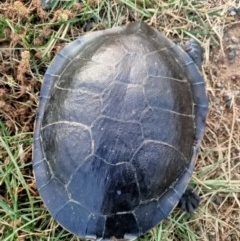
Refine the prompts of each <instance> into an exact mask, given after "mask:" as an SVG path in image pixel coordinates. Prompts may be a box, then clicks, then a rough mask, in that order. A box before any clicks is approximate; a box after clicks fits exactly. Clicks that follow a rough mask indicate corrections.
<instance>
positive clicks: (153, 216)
mask: <svg viewBox="0 0 240 241" xmlns="http://www.w3.org/2000/svg"><path fill="white" fill-rule="evenodd" d="M134 214H135V216H136V218H137V220H139V222H138V223H139V231H140V233H141V234H143V233H145V231H146V230H149V229H151V228H152V227H154V226H156V225H157V224H158V222H159V220H162V219H164V218H165V216H164V215H163V213H162V211H161V207H160V206H158V202H157V201H156V200H152V201H149V202H145V203H142V204H140V205H139V207H138V208H137V209H136V210H135V211H134Z"/></svg>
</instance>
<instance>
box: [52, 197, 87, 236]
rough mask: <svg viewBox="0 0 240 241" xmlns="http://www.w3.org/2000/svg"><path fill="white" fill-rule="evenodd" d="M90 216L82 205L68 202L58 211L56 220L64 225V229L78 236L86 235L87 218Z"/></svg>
mask: <svg viewBox="0 0 240 241" xmlns="http://www.w3.org/2000/svg"><path fill="white" fill-rule="evenodd" d="M89 215H90V213H89V211H87V210H86V209H85V208H84V207H83V206H82V205H80V204H78V203H75V202H72V201H70V202H68V203H66V204H65V205H64V206H62V208H61V209H60V210H59V211H58V213H57V215H56V219H57V220H58V221H59V222H60V223H64V226H65V228H66V229H68V230H71V232H74V233H76V234H77V235H79V236H85V235H86V229H87V221H88V216H89Z"/></svg>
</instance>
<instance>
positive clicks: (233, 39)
mask: <svg viewBox="0 0 240 241" xmlns="http://www.w3.org/2000/svg"><path fill="white" fill-rule="evenodd" d="M231 41H232V43H234V44H237V43H239V39H238V38H236V37H235V36H232V37H231Z"/></svg>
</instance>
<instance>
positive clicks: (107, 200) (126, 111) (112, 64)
mask: <svg viewBox="0 0 240 241" xmlns="http://www.w3.org/2000/svg"><path fill="white" fill-rule="evenodd" d="M201 60H202V49H201V47H200V45H199V44H198V43H197V42H196V41H192V40H190V42H188V44H187V46H186V48H185V50H184V49H183V48H181V47H180V46H179V45H178V44H176V43H174V42H173V41H172V40H170V39H168V38H166V37H165V36H164V35H163V34H162V33H161V32H159V31H158V30H157V29H155V28H153V27H151V26H149V25H148V24H147V23H145V22H142V21H136V22H133V23H129V24H127V25H124V26H118V27H114V28H111V29H106V30H99V31H93V32H90V33H88V34H85V35H84V36H81V37H79V38H78V39H76V40H75V41H73V42H71V43H70V44H69V45H67V46H66V47H64V48H63V49H62V50H61V51H60V52H59V53H58V54H57V55H56V56H55V58H54V60H53V61H52V63H51V64H50V66H49V67H48V69H47V71H46V73H45V75H44V79H43V84H42V86H41V90H40V97H39V99H40V101H39V107H38V110H37V113H36V120H35V128H34V143H33V171H34V175H35V179H36V185H37V189H38V191H39V193H40V195H41V197H42V199H43V201H44V203H45V205H46V207H47V209H48V210H49V212H50V213H51V215H52V217H53V218H54V219H55V220H56V221H57V222H59V223H60V224H61V225H62V226H63V227H64V228H65V229H67V230H68V231H69V232H71V233H73V234H75V235H77V236H79V237H81V238H86V239H93V240H96V239H97V240H111V239H113V238H114V239H124V240H133V239H135V238H137V237H139V236H140V235H142V234H144V233H146V232H147V231H148V230H150V229H152V228H153V227H155V226H156V225H157V224H158V223H160V222H161V221H162V220H164V219H165V218H167V216H168V215H169V213H170V212H171V211H172V210H173V209H174V208H175V207H176V206H177V205H178V204H179V205H180V206H181V208H182V209H185V210H186V211H188V212H190V213H191V212H193V210H194V209H195V208H196V207H197V206H198V204H199V197H198V196H197V194H195V193H194V192H193V191H192V190H190V189H189V188H188V184H189V181H190V178H191V176H192V172H193V169H194V165H195V162H196V159H197V155H198V152H199V148H200V144H201V140H202V138H203V135H204V129H205V125H206V116H207V112H208V99H207V95H206V87H205V82H204V79H203V77H202V74H201V71H200V69H201Z"/></svg>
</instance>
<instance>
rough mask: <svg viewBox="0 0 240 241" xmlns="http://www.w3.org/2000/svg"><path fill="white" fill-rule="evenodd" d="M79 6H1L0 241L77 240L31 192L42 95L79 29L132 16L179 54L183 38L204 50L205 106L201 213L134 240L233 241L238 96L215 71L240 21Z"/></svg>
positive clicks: (238, 180) (186, 8) (221, 8)
mask: <svg viewBox="0 0 240 241" xmlns="http://www.w3.org/2000/svg"><path fill="white" fill-rule="evenodd" d="M76 2H77V1H73V0H69V1H64V2H61V3H59V5H60V6H61V8H58V4H56V8H54V9H53V10H48V11H43V10H42V9H41V7H40V5H39V1H37V0H33V1H11V0H5V1H2V2H1V3H0V59H1V60H0V240H2V241H22V240H26V241H30V240H31V241H35V240H40V241H45V240H46V241H50V240H52V241H53V240H54V241H56V240H61V241H64V240H66V241H67V240H71V241H77V240H79V239H78V238H77V237H75V236H73V235H72V234H69V233H68V232H67V231H65V230H64V229H62V228H61V227H60V226H59V225H58V224H57V223H56V222H55V221H54V220H53V219H52V218H51V216H50V215H49V213H48V212H47V211H46V208H45V207H44V205H43V203H42V201H41V198H40V197H39V194H38V192H37V190H36V186H35V181H34V177H33V173H32V166H31V144H32V131H33V122H34V115H35V112H36V108H37V105H38V94H39V89H40V85H41V81H42V76H43V74H44V72H45V70H46V68H47V66H48V65H49V63H50V61H51V59H52V58H53V57H54V56H55V54H56V53H57V52H58V51H59V50H60V49H61V48H62V47H63V46H65V45H66V44H67V43H69V42H71V41H72V40H73V39H76V38H77V37H78V36H79V35H81V34H84V29H85V28H86V22H87V23H88V24H89V26H90V25H91V27H92V28H91V30H90V31H95V30H100V29H105V28H110V27H113V26H117V25H122V24H126V23H127V22H128V16H129V14H131V15H134V17H135V18H136V19H141V20H144V21H146V22H148V23H149V24H151V25H152V26H154V27H156V28H157V29H159V30H161V31H163V32H164V34H165V35H166V36H168V37H169V38H172V39H174V41H176V42H178V43H179V44H183V42H185V41H186V40H187V39H189V38H190V37H194V38H196V39H197V40H198V41H199V42H200V43H201V44H202V46H203V47H204V49H205V54H204V63H203V75H204V77H205V79H206V82H207V91H208V96H209V101H210V111H209V117H208V122H207V128H206V133H205V136H204V140H203V143H202V150H201V153H200V155H199V158H198V162H197V165H196V170H195V172H194V175H193V178H192V180H191V184H192V185H193V186H194V187H195V190H196V191H197V192H198V193H199V194H200V195H201V197H202V202H201V206H200V208H199V209H198V210H197V211H196V213H194V215H193V216H191V217H190V216H188V215H186V214H184V213H182V212H181V211H179V210H175V211H174V212H173V213H172V214H171V215H170V216H169V217H168V219H166V220H164V221H163V222H161V223H160V224H159V225H158V227H156V228H154V229H152V230H151V231H150V232H148V233H147V234H146V235H145V236H143V237H141V238H140V239H139V240H154V241H160V240H161V241H168V240H169V241H170V240H171V241H172V240H174V241H179V240H181V241H185V240H191V241H202V240H203V241H205V240H217V241H218V240H219V241H220V240H227V241H237V240H239V237H240V228H239V227H240V201H239V200H240V157H239V155H240V154H239V153H240V141H239V140H240V133H239V130H240V124H239V116H240V114H239V109H240V103H239V95H238V94H236V95H235V97H234V99H233V102H232V105H231V106H230V108H227V106H226V103H225V100H224V98H225V97H224V96H225V92H227V93H229V92H231V93H235V92H234V91H236V90H237V89H238V90H239V88H240V87H239V83H238V82H236V83H235V82H234V83H232V82H233V81H231V80H229V79H228V78H227V77H226V79H224V78H223V77H221V76H225V75H224V74H225V70H224V71H223V69H221V68H220V67H221V66H222V65H221V62H217V61H216V56H219V55H221V54H222V53H223V51H225V50H226V47H227V46H226V43H225V42H224V38H223V35H224V33H226V31H227V30H228V29H230V30H231V27H232V26H234V25H235V24H236V23H237V22H239V19H238V16H236V17H233V16H231V15H229V11H230V10H231V9H232V7H234V6H235V5H234V3H233V1H230V0H226V1H224V2H223V3H221V4H219V3H216V1H210V0H208V1H190V0H169V1H167V0H165V1H157V0H145V1H143V0H135V1H134V0H132V1H130V0H118V1H110V0H109V1H107V0H102V1H92V0H91V1H90V0H87V1H81V3H77V4H76ZM93 20H94V21H93ZM238 26H239V25H238ZM223 58H224V57H223ZM238 61H240V60H239V56H238ZM238 67H239V66H238ZM228 68H229V69H230V71H232V72H234V71H235V72H236V69H237V68H236V67H231V65H228ZM231 68H232V69H231ZM216 72H217V73H218V75H216ZM221 83H223V84H224V87H223V88H220V87H219V84H221Z"/></svg>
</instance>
